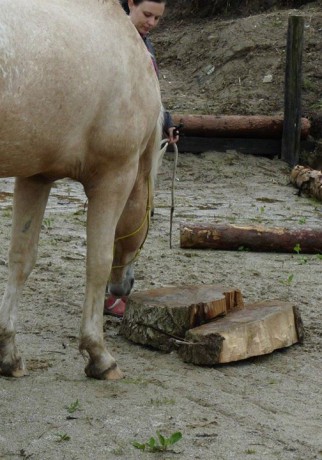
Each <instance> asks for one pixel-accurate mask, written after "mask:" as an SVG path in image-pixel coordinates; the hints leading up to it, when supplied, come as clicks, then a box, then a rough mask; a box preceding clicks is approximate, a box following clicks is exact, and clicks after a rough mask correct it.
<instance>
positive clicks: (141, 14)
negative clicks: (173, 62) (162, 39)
mask: <svg viewBox="0 0 322 460" xmlns="http://www.w3.org/2000/svg"><path fill="white" fill-rule="evenodd" d="M166 1H167V0H124V1H122V6H123V8H124V10H125V11H126V12H127V14H128V15H129V16H130V19H131V21H132V23H133V24H134V26H135V27H136V29H137V31H138V32H139V34H140V35H141V37H142V40H143V41H144V43H145V46H146V47H147V49H148V50H149V52H150V53H151V57H152V60H153V65H154V68H155V71H156V73H157V75H158V76H159V71H158V66H157V63H156V58H155V52H154V48H153V45H152V43H151V40H150V38H149V36H148V35H149V33H150V32H151V30H152V29H154V28H155V27H156V26H157V25H158V23H159V21H160V19H161V17H162V16H163V14H164V10H165V6H166ZM164 132H165V135H166V136H167V138H168V141H169V143H170V144H173V143H176V142H178V140H179V136H178V130H177V129H176V127H175V126H174V124H173V121H172V118H171V115H170V113H169V112H167V111H165V112H164Z"/></svg>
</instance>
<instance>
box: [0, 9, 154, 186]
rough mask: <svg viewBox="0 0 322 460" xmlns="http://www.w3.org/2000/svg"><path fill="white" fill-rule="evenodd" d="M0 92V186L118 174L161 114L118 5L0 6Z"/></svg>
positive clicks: (145, 63) (148, 70)
mask: <svg viewBox="0 0 322 460" xmlns="http://www.w3.org/2000/svg"><path fill="white" fill-rule="evenodd" d="M0 88H1V93H0V138H1V146H0V158H1V163H0V176H2V177H4V176H14V175H21V176H30V175H33V174H39V173H47V174H48V175H51V176H53V177H54V176H55V174H56V175H57V177H62V176H65V175H66V176H70V177H73V178H75V179H81V177H79V176H80V175H81V171H82V170H84V169H85V168H86V169H88V168H93V167H95V168H98V165H99V164H100V163H102V164H103V165H104V164H105V163H106V161H108V162H111V164H112V165H113V164H114V163H115V162H116V163H118V164H120V165H122V161H128V159H129V156H131V153H132V154H133V155H135V154H137V152H138V151H141V152H143V151H144V147H145V145H146V144H147V142H148V139H149V138H150V136H151V135H152V132H153V129H154V127H155V123H156V119H157V117H158V113H159V111H160V100H158V98H157V99H156V97H155V95H156V94H158V92H159V90H158V82H157V79H156V77H155V75H154V70H153V66H152V64H151V60H150V58H149V56H148V53H147V51H146V49H145V46H144V44H143V43H142V40H141V38H140V36H139V35H138V33H137V31H136V30H135V28H134V27H133V25H132V24H131V23H130V21H129V19H128V18H127V16H126V15H125V14H124V12H123V10H122V8H120V7H119V5H118V1H117V0H110V1H107V2H105V3H103V4H102V3H101V2H98V1H97V0H88V1H84V0H83V1H79V0H70V1H66V0H52V1H50V2H49V1H48V2H47V1H44V0H28V2H25V1H23V0H10V1H8V0H0ZM107 145H108V148H107ZM18 157H19V160H18ZM93 158H94V159H93Z"/></svg>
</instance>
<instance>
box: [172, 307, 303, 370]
mask: <svg viewBox="0 0 322 460" xmlns="http://www.w3.org/2000/svg"><path fill="white" fill-rule="evenodd" d="M303 337H304V333H303V325H302V321H301V317H300V313H299V310H298V309H297V308H296V307H295V306H294V305H293V304H291V303H288V302H280V301H266V302H259V303H256V304H253V305H249V306H246V307H245V308H244V309H243V310H240V311H234V312H231V313H229V314H228V315H227V316H226V317H225V318H219V319H217V320H215V321H213V322H211V323H207V324H204V325H202V326H200V327H197V328H194V329H191V330H190V331H188V332H187V334H186V337H185V342H180V341H177V345H178V346H179V355H180V356H181V358H182V359H183V360H184V361H185V362H188V363H193V364H198V365H204V366H211V365H214V364H218V363H229V362H232V361H239V360H243V359H247V358H250V357H252V356H260V355H265V354H268V353H271V352H273V351H274V350H277V349H279V348H284V347H289V346H291V345H293V344H295V343H297V342H302V341H303Z"/></svg>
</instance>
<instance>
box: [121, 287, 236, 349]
mask: <svg viewBox="0 0 322 460" xmlns="http://www.w3.org/2000/svg"><path fill="white" fill-rule="evenodd" d="M243 306H244V303H243V298H242V295H241V293H240V291H239V290H238V289H232V288H224V287H222V286H218V285H201V286H182V287H166V288H159V289H152V290H147V291H141V292H136V293H134V294H132V295H131V296H130V297H129V299H128V302H127V306H126V312H125V315H124V317H123V321H122V323H121V327H120V334H121V335H123V336H124V337H126V338H127V339H129V340H131V341H132V342H135V343H139V344H141V345H149V346H152V347H154V348H157V349H159V350H163V351H170V350H171V349H173V348H174V345H173V342H172V340H171V339H173V338H184V336H185V334H186V332H187V330H189V329H191V328H193V327H196V326H197V325H200V324H203V323H205V322H206V321H210V320H211V319H213V318H215V317H217V316H222V315H226V314H227V313H228V312H229V311H232V310H234V309H239V308H243Z"/></svg>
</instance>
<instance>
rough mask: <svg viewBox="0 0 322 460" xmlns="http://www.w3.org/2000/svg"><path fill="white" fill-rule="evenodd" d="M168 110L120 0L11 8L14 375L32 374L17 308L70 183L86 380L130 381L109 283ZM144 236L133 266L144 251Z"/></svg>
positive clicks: (6, 79)
mask: <svg viewBox="0 0 322 460" xmlns="http://www.w3.org/2000/svg"><path fill="white" fill-rule="evenodd" d="M160 113H161V101H160V91H159V84H158V81H157V78H156V75H155V71H154V68H153V65H152V62H151V58H150V56H149V54H148V53H147V50H146V48H145V46H144V44H143V42H142V39H141V37H140V36H139V34H138V33H137V31H136V29H135V28H134V27H133V25H132V24H131V22H130V20H129V18H128V17H127V16H126V15H125V13H124V12H123V10H122V8H121V7H120V5H119V2H118V0H106V1H99V0H0V177H9V176H15V177H16V181H15V192H14V212H13V229H12V239H11V245H10V250H9V275H8V284H7V287H6V290H5V293H4V296H3V300H2V304H1V309H0V373H2V374H3V375H9V376H21V375H24V374H25V373H26V370H25V367H24V364H23V360H22V358H21V357H20V354H19V352H18V350H17V348H16V345H15V331H16V311H17V302H18V298H19V294H20V292H21V290H22V287H23V284H24V283H25V281H26V279H27V277H28V275H29V274H30V272H31V270H32V268H33V266H34V263H35V259H36V253H37V245H38V238H39V232H40V227H41V222H42V218H43V213H44V210H45V207H46V203H47V199H48V195H49V192H50V188H51V185H52V182H53V181H55V180H56V179H59V178H63V177H70V178H72V179H74V180H76V181H79V182H81V183H82V184H83V186H84V190H85V192H86V195H87V197H88V216H87V270H86V292H85V300H84V307H83V315H82V321H81V330H80V349H81V350H82V351H86V352H87V353H88V355H89V362H88V365H87V366H86V369H85V371H86V374H87V375H88V376H91V377H95V378H102V379H114V378H119V377H121V375H122V374H121V371H120V370H119V368H118V367H117V365H116V363H115V360H114V358H112V356H111V355H110V354H109V353H108V351H107V349H106V346H105V343H104V340H103V327H102V325H103V303H104V293H105V286H106V282H107V280H108V278H109V275H110V271H111V266H112V259H113V242H114V236H115V232H116V234H118V232H126V233H131V232H133V230H135V227H139V226H140V224H141V222H142V219H143V218H144V215H145V212H146V202H147V182H148V177H149V174H150V172H151V169H153V168H154V167H155V164H157V162H158V158H157V150H158V146H159V144H160V138H161V125H160V123H161V117H160ZM123 210H124V212H123ZM122 212H123V215H122ZM118 226H119V227H120V228H121V229H118ZM143 227H144V228H143ZM143 227H142V229H143V233H142V234H141V235H138V236H137V237H136V238H135V244H133V242H132V244H131V247H130V249H129V250H128V254H127V253H126V254H123V255H122V260H123V263H124V264H126V263H127V260H128V261H129V260H131V259H132V258H133V254H134V253H135V251H136V250H137V247H136V246H139V245H140V244H141V243H142V241H143V239H144V232H146V231H147V230H146V226H145V225H143ZM133 246H135V247H133ZM123 249H124V248H123ZM119 252H120V251H119ZM124 261H125V262H124ZM119 276H120V277H122V276H123V275H122V273H121V274H120V275H119ZM122 282H123V281H122V279H120V284H122Z"/></svg>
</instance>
